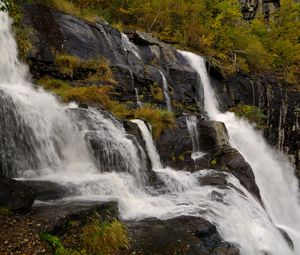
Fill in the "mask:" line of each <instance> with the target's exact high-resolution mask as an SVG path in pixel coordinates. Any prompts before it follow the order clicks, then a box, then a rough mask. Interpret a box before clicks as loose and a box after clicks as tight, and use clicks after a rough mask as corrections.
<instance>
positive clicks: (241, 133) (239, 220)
mask: <svg viewBox="0 0 300 255" xmlns="http://www.w3.org/2000/svg"><path fill="white" fill-rule="evenodd" d="M0 54H1V58H0V104H1V105H0V112H1V117H2V116H4V118H1V119H0V127H1V130H0V133H1V143H0V153H1V160H2V159H3V158H5V159H7V162H8V164H10V160H14V161H18V162H17V164H15V166H16V169H13V170H15V171H13V172H14V174H13V175H15V176H14V177H22V178H31V179H42V180H49V181H55V182H58V183H61V184H66V183H72V184H74V185H75V186H76V188H77V189H78V191H79V192H78V193H76V195H78V194H79V195H78V197H71V198H66V199H87V200H95V201H103V200H105V201H107V200H116V201H118V204H119V210H120V215H121V217H122V218H123V219H128V220H129V219H142V218H151V217H157V218H159V219H162V220H164V219H170V218H174V217H178V216H181V215H188V216H198V217H203V218H206V219H207V220H210V221H211V222H213V223H214V224H216V226H217V228H218V230H219V231H220V232H221V235H222V237H224V238H225V239H226V240H227V241H230V242H233V243H237V244H239V245H240V247H241V253H242V254H244V255H258V254H260V255H264V254H272V255H283V254H284V255H292V254H296V253H297V252H298V251H299V250H298V247H297V246H298V245H299V241H298V242H297V240H298V239H297V237H296V235H298V224H299V221H297V219H299V217H298V204H297V201H296V188H295V185H294V182H295V179H294V178H293V176H292V175H290V174H289V173H288V171H286V172H282V167H281V164H283V163H280V162H278V160H277V159H276V158H275V157H271V155H272V153H273V151H271V149H269V148H268V147H267V146H266V145H265V144H264V143H263V139H262V138H261V137H260V136H259V135H258V134H257V133H256V132H255V131H254V130H253V129H252V128H251V126H250V125H249V124H247V123H246V122H245V121H240V120H238V119H236V118H235V117H234V116H233V114H230V113H226V114H221V113H220V112H219V111H218V110H217V103H216V100H215V99H214V94H213V91H212V89H211V88H210V86H209V79H208V77H207V73H206V69H205V65H204V67H203V64H204V62H203V60H202V58H200V57H197V56H195V55H188V54H187V53H185V56H187V57H188V59H189V60H191V59H193V60H195V61H196V63H198V61H199V63H200V64H201V65H202V67H203V69H199V74H200V76H201V80H202V83H203V85H204V90H205V105H206V110H207V111H208V113H209V115H210V117H211V118H213V119H220V120H222V121H224V122H225V123H226V125H227V127H228V131H229V134H230V136H231V139H232V143H233V145H234V146H236V147H237V148H238V149H239V150H240V151H241V152H242V153H243V155H244V156H245V158H246V159H247V160H248V162H250V164H251V166H252V168H253V169H254V171H255V175H256V178H257V182H258V185H259V187H260V190H261V194H262V197H263V200H264V203H265V205H266V209H267V211H268V215H267V214H266V212H265V210H264V209H263V208H262V207H261V205H260V204H259V203H258V202H257V201H256V200H255V199H254V198H253V197H252V195H251V194H250V193H249V192H248V191H247V190H246V189H245V188H244V187H243V186H242V185H241V184H240V183H239V181H238V180H237V179H236V178H235V177H233V176H231V175H230V174H226V181H227V182H229V183H230V185H228V186H226V188H225V189H224V188H223V187H221V188H218V187H215V186H205V185H203V186H201V185H199V180H201V178H205V177H209V176H210V175H215V174H216V175H217V174H219V171H213V170H204V171H198V172H194V173H189V172H185V171H175V170H173V169H171V168H168V167H166V168H162V164H161V162H160V158H159V155H158V153H157V151H156V148H155V145H154V142H153V139H152V136H151V133H150V132H149V130H148V128H147V126H146V125H145V123H144V122H143V121H141V120H133V122H134V123H136V124H137V125H138V127H139V128H140V130H141V133H142V136H143V139H144V142H145V144H146V149H147V153H148V155H149V158H150V160H151V163H152V168H153V170H154V172H155V174H156V175H157V177H158V179H160V180H161V182H159V185H160V187H159V188H157V187H156V186H153V187H152V186H149V187H147V188H144V186H145V185H146V184H144V183H143V180H144V179H145V178H147V177H146V176H144V172H145V169H144V166H143V165H144V160H145V159H144V158H145V157H144V156H143V151H142V150H141V148H140V147H139V146H138V145H137V142H136V141H134V139H132V137H130V135H129V134H127V133H126V132H125V130H124V129H123V127H122V125H121V123H119V122H118V121H117V120H115V119H114V118H112V117H111V116H108V115H107V114H105V112H100V111H98V110H96V109H93V108H89V109H81V108H78V107H77V106H76V105H74V104H71V105H68V106H65V105H62V104H60V103H59V102H58V101H57V99H56V98H55V96H53V95H52V94H50V93H47V92H45V91H44V90H43V89H36V88H34V87H33V86H32V84H31V83H30V81H29V79H28V78H27V77H28V72H27V68H26V67H25V66H24V65H23V64H21V63H20V62H19V61H18V57H17V47H16V43H15V40H14V38H13V36H12V34H11V21H10V19H9V17H8V15H7V13H1V12H0ZM199 63H198V64H199ZM198 64H195V65H194V67H197V68H198ZM201 65H200V66H201ZM202 67H201V68H202ZM2 128H3V129H2ZM2 139H6V140H5V143H2ZM20 143H22V145H20ZM91 147H92V148H93V149H94V150H91ZM92 151H93V152H92ZM11 152H17V154H18V156H16V155H11ZM27 155H28V156H27ZM274 155H275V154H274ZM14 156H16V157H14ZM26 156H27V157H26ZM254 159H255V160H254ZM14 163H15V162H14ZM13 166H14V165H13ZM0 167H1V168H2V166H0ZM0 170H1V171H2V169H0ZM4 170H5V173H10V171H11V170H12V169H11V167H10V166H9V167H4ZM286 170H292V169H289V167H286ZM141 179H142V180H141ZM287 180H288V181H289V182H287ZM287 183H290V186H287ZM142 184H144V185H142ZM263 185H265V187H263ZM53 203H55V201H54V202H53ZM270 218H271V219H272V221H273V222H274V223H275V224H276V226H279V227H281V228H282V229H284V230H286V231H287V232H288V233H289V235H290V236H291V237H292V239H293V241H294V244H295V246H296V249H295V253H293V252H292V251H291V249H290V248H289V247H288V245H287V243H286V241H285V240H284V239H283V237H282V235H281V234H280V232H279V231H278V230H277V229H276V227H275V226H274V225H273V224H272V222H271V220H270ZM298 254H299V252H298Z"/></svg>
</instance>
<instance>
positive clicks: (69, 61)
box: [55, 53, 116, 84]
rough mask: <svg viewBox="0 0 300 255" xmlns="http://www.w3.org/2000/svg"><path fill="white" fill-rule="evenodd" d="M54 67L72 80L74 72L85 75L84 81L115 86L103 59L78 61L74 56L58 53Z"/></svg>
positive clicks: (110, 72) (107, 65) (107, 63)
mask: <svg viewBox="0 0 300 255" xmlns="http://www.w3.org/2000/svg"><path fill="white" fill-rule="evenodd" d="M55 65H56V66H57V67H58V70H59V72H60V73H61V74H63V75H66V76H69V77H71V78H73V76H74V73H75V71H77V70H78V71H84V72H85V73H87V78H86V79H85V81H89V82H93V81H99V80H101V81H106V82H108V83H110V84H115V83H116V81H115V80H114V79H113V74H112V71H111V69H110V67H109V62H108V61H107V60H106V59H105V58H103V57H100V56H98V57H96V58H92V59H80V58H78V57H76V56H73V55H70V54H66V53H60V54H57V55H56V56H55Z"/></svg>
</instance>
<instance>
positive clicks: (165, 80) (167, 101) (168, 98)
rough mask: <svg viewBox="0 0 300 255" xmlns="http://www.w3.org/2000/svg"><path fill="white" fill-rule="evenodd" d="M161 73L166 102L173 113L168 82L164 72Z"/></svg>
mask: <svg viewBox="0 0 300 255" xmlns="http://www.w3.org/2000/svg"><path fill="white" fill-rule="evenodd" d="M159 72H160V75H161V78H162V82H163V92H164V96H165V100H166V103H167V109H168V111H169V112H172V103H171V99H170V95H169V86H168V82H167V79H166V77H165V75H164V74H163V72H162V71H159Z"/></svg>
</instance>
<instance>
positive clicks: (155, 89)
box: [151, 82, 164, 102]
mask: <svg viewBox="0 0 300 255" xmlns="http://www.w3.org/2000/svg"><path fill="white" fill-rule="evenodd" d="M151 94H152V96H153V98H154V99H155V100H157V101H159V102H163V101H164V93H163V91H162V89H161V86H160V85H159V84H158V83H156V82H155V83H153V84H152V85H151Z"/></svg>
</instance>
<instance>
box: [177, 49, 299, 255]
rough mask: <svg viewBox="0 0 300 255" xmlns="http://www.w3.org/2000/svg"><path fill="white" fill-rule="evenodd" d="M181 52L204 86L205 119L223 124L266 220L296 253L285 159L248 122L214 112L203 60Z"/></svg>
mask: <svg viewBox="0 0 300 255" xmlns="http://www.w3.org/2000/svg"><path fill="white" fill-rule="evenodd" d="M181 53H182V55H183V56H185V57H186V59H187V60H188V62H189V63H190V65H191V66H192V67H193V68H194V69H195V70H196V71H197V72H198V73H199V75H200V77H201V80H202V84H203V86H204V95H205V109H206V111H207V112H208V115H209V117H210V118H211V119H213V120H217V121H222V122H224V123H225V125H226V127H227V129H228V133H229V136H230V139H231V144H232V146H233V147H235V148H237V149H238V150H239V151H240V152H241V154H242V155H243V156H244V157H245V159H246V161H248V163H249V164H250V166H251V168H252V169H253V171H254V175H255V179H256V183H257V185H258V187H259V190H260V194H261V197H262V200H263V203H264V205H265V208H266V211H267V213H268V215H269V217H270V218H271V220H272V222H273V223H274V224H275V225H276V226H277V227H278V228H280V229H283V230H285V231H286V232H287V233H288V234H289V235H290V237H291V239H292V240H293V242H294V245H295V252H294V254H300V221H299V219H300V207H299V200H298V188H297V179H296V177H295V176H294V169H293V168H292V167H291V166H290V165H289V163H288V161H287V159H286V158H284V157H283V156H282V155H278V153H277V152H276V151H275V150H273V149H271V148H270V147H269V146H268V145H267V144H266V143H265V141H264V138H263V137H262V135H261V134H260V133H259V132H258V131H256V130H255V129H254V128H253V127H252V126H251V125H250V124H249V123H248V122H246V121H245V120H241V119H239V118H237V117H235V115H234V114H233V113H230V112H226V113H221V112H220V111H219V110H218V103H217V100H216V97H215V95H214V91H213V89H212V87H211V85H210V81H209V77H208V74H207V70H206V67H205V60H204V59H203V58H201V57H200V56H197V55H195V54H193V53H189V52H181ZM274 242H276V241H275V240H274ZM272 254H273V253H272ZM283 254H287V253H283Z"/></svg>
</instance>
